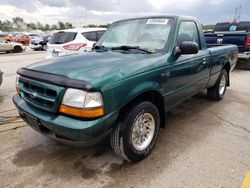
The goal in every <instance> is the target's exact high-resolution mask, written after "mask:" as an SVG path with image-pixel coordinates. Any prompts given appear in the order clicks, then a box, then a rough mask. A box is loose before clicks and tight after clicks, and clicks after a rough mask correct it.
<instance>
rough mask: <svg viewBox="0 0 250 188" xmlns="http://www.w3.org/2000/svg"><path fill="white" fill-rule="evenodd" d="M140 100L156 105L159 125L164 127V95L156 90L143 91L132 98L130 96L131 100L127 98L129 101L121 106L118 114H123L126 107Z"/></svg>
mask: <svg viewBox="0 0 250 188" xmlns="http://www.w3.org/2000/svg"><path fill="white" fill-rule="evenodd" d="M142 101H149V102H152V103H153V104H154V105H155V106H156V107H157V109H158V110H159V115H160V121H161V124H160V127H161V128H164V127H165V108H164V106H165V105H164V104H165V103H164V97H163V96H162V95H161V93H160V92H159V91H157V90H147V91H144V92H142V93H140V94H138V95H137V96H135V97H134V98H132V99H131V100H129V102H128V103H127V104H126V105H124V106H123V107H122V108H121V110H120V115H121V114H123V113H124V112H125V111H126V110H127V109H128V108H130V107H132V106H133V105H134V104H136V103H139V102H142ZM120 115H119V116H120Z"/></svg>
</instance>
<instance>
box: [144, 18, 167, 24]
mask: <svg viewBox="0 0 250 188" xmlns="http://www.w3.org/2000/svg"><path fill="white" fill-rule="evenodd" d="M147 24H159V25H167V24H168V19H148V21H147Z"/></svg>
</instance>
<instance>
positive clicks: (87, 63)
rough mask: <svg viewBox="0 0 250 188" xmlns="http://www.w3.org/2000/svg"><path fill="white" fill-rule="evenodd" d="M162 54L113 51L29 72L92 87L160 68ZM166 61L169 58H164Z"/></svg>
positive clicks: (67, 58) (38, 66)
mask: <svg viewBox="0 0 250 188" xmlns="http://www.w3.org/2000/svg"><path fill="white" fill-rule="evenodd" d="M163 56H164V55H162V54H144V53H128V52H127V53H121V52H114V51H107V52H87V53H84V54H80V55H70V56H64V57H58V58H54V59H49V60H45V61H41V62H38V63H35V64H32V65H30V66H28V67H26V68H27V69H32V70H36V71H40V72H45V73H50V74H58V75H64V76H67V77H69V78H71V79H77V80H83V81H88V82H90V83H91V85H92V86H93V87H98V85H102V86H103V84H105V83H110V82H107V81H111V83H115V82H116V81H120V80H122V79H125V78H127V77H130V76H133V75H135V74H137V73H140V72H144V71H147V70H149V69H152V68H154V66H157V64H158V63H160V62H162V61H161V60H163ZM164 59H165V61H166V57H165V58H164Z"/></svg>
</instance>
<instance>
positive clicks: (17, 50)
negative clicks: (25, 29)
mask: <svg viewBox="0 0 250 188" xmlns="http://www.w3.org/2000/svg"><path fill="white" fill-rule="evenodd" d="M22 51H23V49H22V47H21V46H15V47H14V52H16V53H20V52H22Z"/></svg>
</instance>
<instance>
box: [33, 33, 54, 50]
mask: <svg viewBox="0 0 250 188" xmlns="http://www.w3.org/2000/svg"><path fill="white" fill-rule="evenodd" d="M50 38H51V36H41V37H36V38H34V39H32V40H31V42H30V48H31V49H32V50H44V51H46V50H47V48H48V45H47V44H48V42H49V40H50Z"/></svg>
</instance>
